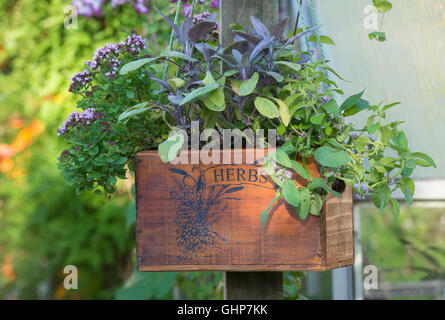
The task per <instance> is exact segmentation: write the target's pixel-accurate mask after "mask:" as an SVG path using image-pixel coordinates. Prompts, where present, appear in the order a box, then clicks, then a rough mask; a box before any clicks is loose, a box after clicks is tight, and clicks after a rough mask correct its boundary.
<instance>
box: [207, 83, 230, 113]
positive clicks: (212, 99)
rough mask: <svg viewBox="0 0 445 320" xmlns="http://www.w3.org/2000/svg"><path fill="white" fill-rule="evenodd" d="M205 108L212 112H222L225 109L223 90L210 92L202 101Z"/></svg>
mask: <svg viewBox="0 0 445 320" xmlns="http://www.w3.org/2000/svg"><path fill="white" fill-rule="evenodd" d="M202 101H204V104H205V105H206V107H207V108H209V109H210V110H212V111H223V110H224V109H225V108H226V99H225V96H224V88H222V87H221V88H218V89H217V90H215V91H212V92H210V93H209V94H208V95H207V96H206V97H204V98H203V99H202Z"/></svg>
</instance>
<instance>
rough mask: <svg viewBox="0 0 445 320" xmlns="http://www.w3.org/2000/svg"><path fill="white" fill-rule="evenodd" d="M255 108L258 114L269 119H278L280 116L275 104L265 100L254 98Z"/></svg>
mask: <svg viewBox="0 0 445 320" xmlns="http://www.w3.org/2000/svg"><path fill="white" fill-rule="evenodd" d="M255 108H256V109H257V110H258V112H259V113H260V114H262V115H263V116H265V117H267V118H270V119H274V118H278V117H279V116H280V112H279V111H278V108H277V107H276V105H275V103H273V102H272V101H270V100H269V99H266V98H262V97H258V98H256V99H255Z"/></svg>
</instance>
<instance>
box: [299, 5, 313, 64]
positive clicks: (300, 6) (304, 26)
mask: <svg viewBox="0 0 445 320" xmlns="http://www.w3.org/2000/svg"><path fill="white" fill-rule="evenodd" d="M296 2H297V9H298V15H299V17H300V20H301V25H302V27H303V31H304V29H306V23H305V22H304V12H303V7H302V5H301V4H302V1H301V2H300V1H298V0H296ZM297 28H298V27H297ZM297 28H296V29H297ZM304 39H305V42H306V48H307V51H308V52H309V53H310V51H311V45H310V43H309V35H308V34H305V35H304ZM309 59H310V60H311V62H314V61H313V60H312V55H311V54H309Z"/></svg>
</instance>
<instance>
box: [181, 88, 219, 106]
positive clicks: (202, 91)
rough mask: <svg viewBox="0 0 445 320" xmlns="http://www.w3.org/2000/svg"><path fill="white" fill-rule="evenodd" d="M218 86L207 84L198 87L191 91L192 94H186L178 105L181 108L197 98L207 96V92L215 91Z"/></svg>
mask: <svg viewBox="0 0 445 320" xmlns="http://www.w3.org/2000/svg"><path fill="white" fill-rule="evenodd" d="M218 88H219V85H218V84H216V83H215V84H209V85H206V86H204V87H200V88H198V89H195V90H193V91H192V92H190V93H188V94H187V95H186V96H185V97H184V99H182V101H181V102H180V103H179V105H181V106H183V105H184V104H186V103H189V102H192V101H194V100H196V99H198V98H201V97H203V96H205V95H207V94H208V93H209V92H212V91H213V90H215V89H218Z"/></svg>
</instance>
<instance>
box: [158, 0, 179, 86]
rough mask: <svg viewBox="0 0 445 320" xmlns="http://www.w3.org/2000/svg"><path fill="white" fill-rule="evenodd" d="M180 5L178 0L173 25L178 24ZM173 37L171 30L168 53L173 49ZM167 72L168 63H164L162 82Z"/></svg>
mask: <svg viewBox="0 0 445 320" xmlns="http://www.w3.org/2000/svg"><path fill="white" fill-rule="evenodd" d="M181 5H182V1H181V0H178V4H177V5H176V13H175V20H174V23H175V24H177V23H178V18H179V11H181ZM174 36H175V31H174V30H172V32H171V34H170V43H169V46H168V51H171V50H172V48H173V37H174ZM167 72H168V61H165V66H164V75H163V76H162V80H164V81H165V79H166V78H167Z"/></svg>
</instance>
